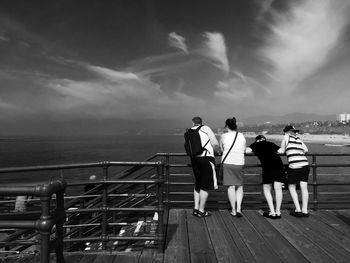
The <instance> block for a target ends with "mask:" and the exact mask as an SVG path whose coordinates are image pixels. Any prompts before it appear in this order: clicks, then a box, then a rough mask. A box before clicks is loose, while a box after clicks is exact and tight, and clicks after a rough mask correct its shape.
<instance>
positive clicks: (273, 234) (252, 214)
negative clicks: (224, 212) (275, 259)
mask: <svg viewBox="0 0 350 263" xmlns="http://www.w3.org/2000/svg"><path fill="white" fill-rule="evenodd" d="M244 214H245V216H246V217H247V218H248V220H249V221H250V223H251V224H252V225H253V226H254V227H255V229H256V230H257V231H258V232H259V234H260V235H261V236H262V237H263V238H264V240H265V242H266V243H267V244H269V246H270V247H272V248H273V249H274V251H275V253H276V254H277V255H278V256H279V258H280V259H281V260H282V261H283V262H287V263H288V262H290V263H294V262H298V263H303V262H308V260H306V258H305V257H304V256H303V255H302V254H301V253H300V252H299V251H298V250H297V249H296V248H295V247H294V246H293V245H292V244H291V243H289V242H288V240H287V239H285V238H284V237H283V236H282V235H281V233H280V232H278V231H277V230H276V229H275V228H274V227H273V226H272V225H271V224H270V222H269V221H271V220H272V219H267V218H265V217H263V216H262V213H261V214H260V213H258V212H257V211H253V210H251V211H245V213H244ZM283 216H284V215H283Z"/></svg>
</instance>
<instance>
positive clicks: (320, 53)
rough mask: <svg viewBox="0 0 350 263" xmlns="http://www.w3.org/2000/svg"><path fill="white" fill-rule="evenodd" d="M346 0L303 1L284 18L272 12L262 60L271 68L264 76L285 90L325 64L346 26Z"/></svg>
mask: <svg viewBox="0 0 350 263" xmlns="http://www.w3.org/2000/svg"><path fill="white" fill-rule="evenodd" d="M349 7H350V2H349V1H347V0H338V1H332V0H318V1H313V0H306V1H301V2H299V3H298V4H295V5H292V6H290V9H289V11H288V13H287V14H281V13H279V12H277V11H274V12H271V14H272V15H273V21H274V22H273V23H270V24H269V29H270V32H271V33H270V34H269V35H268V36H267V37H266V39H265V42H266V45H265V46H264V47H263V48H262V49H261V50H260V55H261V57H262V58H263V59H264V60H265V61H266V62H267V63H269V64H270V65H271V69H270V70H269V71H266V74H267V75H269V76H271V79H272V80H273V79H275V80H276V79H277V80H280V83H276V85H278V86H280V87H281V86H282V87H284V88H285V89H287V90H293V89H294V88H295V87H297V86H298V85H299V84H300V83H301V82H302V81H303V80H305V79H306V78H308V77H309V76H311V75H312V74H314V73H315V72H317V70H318V69H320V67H322V66H323V65H324V64H326V63H327V61H328V59H329V55H330V52H331V51H332V50H334V49H335V48H336V47H337V45H338V43H339V42H340V41H341V37H342V35H343V33H344V29H345V27H346V25H347V24H348V23H349Z"/></svg>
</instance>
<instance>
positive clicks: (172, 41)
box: [168, 32, 188, 53]
mask: <svg viewBox="0 0 350 263" xmlns="http://www.w3.org/2000/svg"><path fill="white" fill-rule="evenodd" d="M185 41H186V39H185V38H184V37H182V36H180V35H178V34H176V33H175V32H171V33H169V35H168V43H169V46H171V47H174V48H177V49H180V50H182V51H183V52H185V53H188V50H187V46H186V43H185Z"/></svg>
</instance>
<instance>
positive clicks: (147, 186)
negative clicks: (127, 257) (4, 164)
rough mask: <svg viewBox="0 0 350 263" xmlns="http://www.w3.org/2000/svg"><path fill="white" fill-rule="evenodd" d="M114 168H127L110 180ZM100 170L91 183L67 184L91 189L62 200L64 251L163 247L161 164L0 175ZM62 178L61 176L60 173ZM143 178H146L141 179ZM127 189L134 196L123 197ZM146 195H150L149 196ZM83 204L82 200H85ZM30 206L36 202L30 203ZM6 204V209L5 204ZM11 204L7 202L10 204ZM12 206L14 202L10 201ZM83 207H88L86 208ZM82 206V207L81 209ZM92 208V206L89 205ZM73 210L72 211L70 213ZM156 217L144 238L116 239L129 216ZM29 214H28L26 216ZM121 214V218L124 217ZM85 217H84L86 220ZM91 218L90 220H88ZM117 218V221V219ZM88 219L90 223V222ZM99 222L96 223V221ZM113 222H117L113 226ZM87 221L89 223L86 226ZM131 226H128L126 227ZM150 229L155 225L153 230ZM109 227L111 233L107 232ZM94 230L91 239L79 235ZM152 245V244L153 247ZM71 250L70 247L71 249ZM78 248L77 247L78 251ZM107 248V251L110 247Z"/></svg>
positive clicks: (103, 164) (90, 165)
mask: <svg viewBox="0 0 350 263" xmlns="http://www.w3.org/2000/svg"><path fill="white" fill-rule="evenodd" d="M115 166H122V167H130V168H129V169H126V170H124V171H122V172H121V173H119V174H117V175H113V176H111V175H110V174H109V168H110V167H115ZM96 167H99V168H101V169H102V176H101V177H102V179H101V180H94V181H82V180H80V181H68V183H67V186H68V187H73V188H74V187H75V188H76V187H79V186H86V185H93V186H94V187H92V188H91V190H89V191H88V192H82V193H79V194H78V195H74V196H67V195H66V196H65V199H66V202H65V209H66V213H67V222H66V225H65V226H64V228H65V229H66V234H65V238H64V243H65V248H66V249H69V248H70V247H71V246H69V244H72V243H74V244H76V243H84V242H90V243H93V242H95V243H101V245H102V246H101V249H103V250H107V243H110V242H113V241H126V242H128V241H140V240H143V241H151V242H150V243H153V244H156V245H157V246H158V248H159V250H163V246H164V232H165V228H164V215H165V214H166V213H165V212H164V205H163V192H164V189H163V185H164V176H163V175H164V164H163V163H162V162H98V163H86V164H74V165H51V166H39V167H38V166H37V167H20V168H6V169H0V173H17V172H37V171H46V170H64V169H80V168H96ZM61 175H62V173H61ZM145 177H148V178H146V179H145ZM131 189H136V191H137V192H136V193H132V194H130V193H129V194H127V192H128V191H129V190H130V192H132V190H131ZM150 191H153V193H151V192H150ZM122 196H124V197H126V199H125V198H124V199H125V200H122V201H120V202H117V200H116V199H117V197H122ZM87 199H88V202H85V201H84V200H87ZM135 199H137V200H135ZM30 201H31V202H35V201H37V199H31V200H30ZM1 202H4V203H5V202H6V203H7V206H9V207H12V205H8V202H9V201H0V203H1ZM10 202H11V201H10ZM12 202H15V201H14V200H12ZM85 203H86V204H87V205H88V206H86V205H85ZM81 204H83V205H81ZM91 204H92V205H91ZM72 208H73V209H72ZM155 212H156V213H157V215H158V217H157V221H156V222H150V223H149V224H152V226H153V228H155V229H153V230H154V231H149V233H148V235H146V234H142V235H140V234H139V235H138V236H135V235H129V236H127V235H123V236H121V235H117V234H116V229H117V228H118V227H120V226H123V225H127V223H125V221H128V220H129V217H130V215H132V217H133V218H135V217H136V218H137V215H140V214H141V215H142V216H144V215H146V214H149V213H152V214H154V213H155ZM27 213H30V212H27ZM124 214H125V215H124ZM86 215H88V216H86ZM92 216H93V217H92ZM117 216H119V218H117ZM77 218H79V223H78V224H76V222H75V223H74V224H73V225H72V224H71V223H72V221H74V220H75V221H76V219H77ZM90 219H91V220H90ZM96 219H97V220H99V222H98V221H97V220H96ZM116 219H119V221H117V222H115V220H116ZM82 220H83V222H82ZM89 220H90V222H89ZM129 225H132V223H129ZM154 225H156V226H155V227H154ZM110 227H112V229H113V231H110ZM91 228H94V229H93V231H92V234H91V235H88V236H87V235H83V234H84V231H85V232H86V231H87V230H86V229H91ZM68 230H69V231H68ZM154 242H155V243H154ZM73 247H74V246H73ZM81 247H82V246H81V245H80V248H81ZM110 248H111V247H110Z"/></svg>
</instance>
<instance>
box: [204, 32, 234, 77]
mask: <svg viewBox="0 0 350 263" xmlns="http://www.w3.org/2000/svg"><path fill="white" fill-rule="evenodd" d="M203 36H204V38H205V40H204V43H203V49H202V50H201V51H200V54H202V55H203V56H204V57H206V58H208V59H209V61H210V62H211V63H213V64H214V65H215V66H216V67H218V68H219V69H221V70H222V71H223V72H225V73H228V72H229V70H230V66H229V62H228V58H227V51H226V44H225V39H224V36H223V35H222V34H221V33H211V32H205V33H204V34H203Z"/></svg>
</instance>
